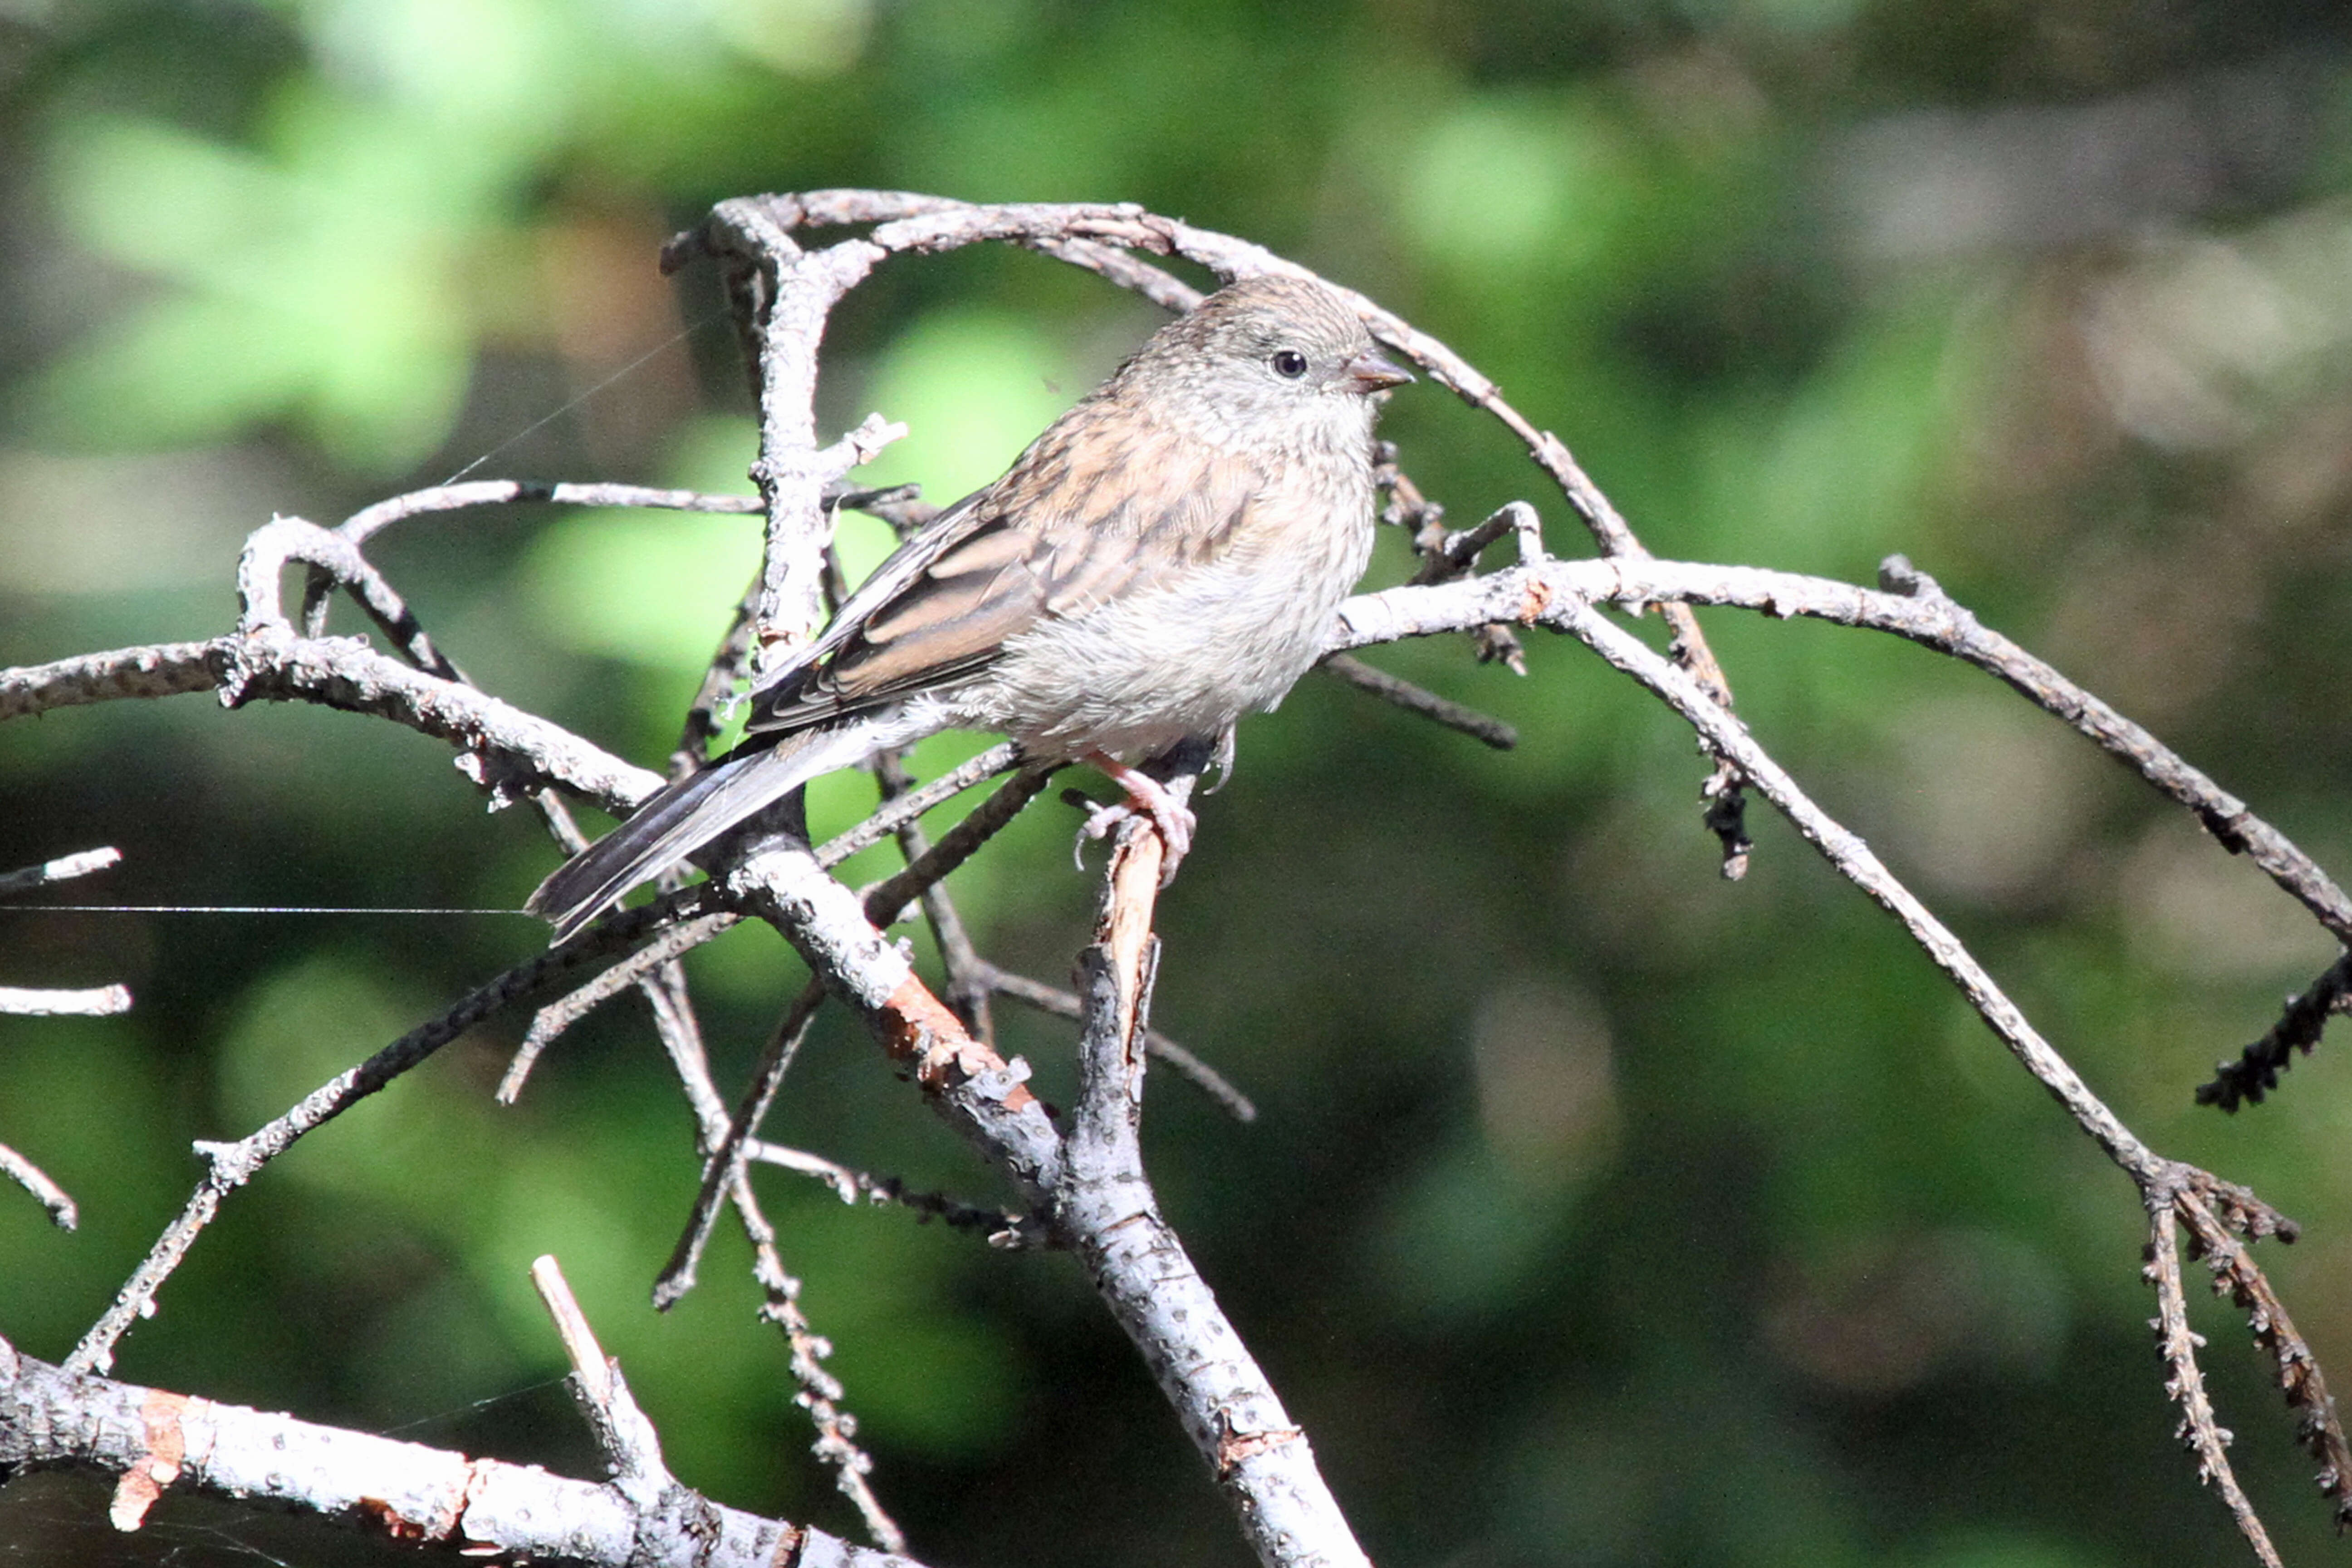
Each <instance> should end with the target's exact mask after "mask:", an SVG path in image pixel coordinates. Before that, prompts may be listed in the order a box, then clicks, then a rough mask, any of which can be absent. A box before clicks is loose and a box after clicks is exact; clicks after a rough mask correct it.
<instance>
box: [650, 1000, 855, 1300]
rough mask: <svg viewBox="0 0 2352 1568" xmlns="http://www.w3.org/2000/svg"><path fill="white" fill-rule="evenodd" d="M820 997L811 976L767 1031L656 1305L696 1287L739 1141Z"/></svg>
mask: <svg viewBox="0 0 2352 1568" xmlns="http://www.w3.org/2000/svg"><path fill="white" fill-rule="evenodd" d="M823 1002H824V982H823V981H821V980H813V981H811V982H809V984H807V985H806V986H804V987H803V988H802V990H801V994H799V995H798V996H797V997H795V998H793V1005H791V1006H790V1007H788V1008H786V1009H785V1010H784V1016H783V1017H782V1018H781V1019H779V1020H778V1021H777V1024H776V1027H775V1030H774V1032H773V1033H772V1034H771V1035H769V1037H768V1045H767V1048H766V1049H765V1050H763V1051H762V1052H761V1054H760V1061H759V1065H758V1066H757V1067H755V1068H752V1069H751V1081H750V1083H749V1084H748V1085H746V1086H745V1088H744V1090H743V1099H742V1102H741V1104H740V1105H739V1106H738V1107H737V1108H736V1110H735V1114H734V1115H733V1116H731V1117H730V1118H729V1119H728V1123H727V1132H726V1135H725V1136H724V1137H723V1138H722V1139H721V1140H720V1141H719V1147H718V1148H716V1149H714V1150H712V1151H711V1152H710V1155H709V1158H708V1159H706V1160H705V1161H704V1162H703V1165H702V1184H701V1186H700V1188H699V1189H698V1190H697V1192H696V1193H695V1195H694V1205H693V1207H692V1209H691V1210H690V1211H689V1212H688V1219H687V1224H686V1229H685V1231H684V1232H683V1233H681V1234H680V1235H679V1237H678V1238H677V1246H676V1247H674V1248H672V1250H671V1252H670V1258H669V1262H668V1263H667V1265H666V1266H665V1267H664V1268H663V1269H662V1271H661V1277H660V1278H659V1279H656V1280H655V1281H654V1305H655V1307H656V1308H657V1309H659V1310H662V1311H665V1312H666V1311H667V1310H670V1308H672V1307H674V1306H676V1305H677V1302H678V1301H679V1300H680V1299H681V1298H683V1297H684V1296H685V1295H686V1293H687V1292H688V1291H689V1290H691V1289H694V1277H695V1270H696V1268H697V1267H698V1265H699V1264H700V1263H701V1261H702V1249H703V1247H705V1246H706V1245H707V1244H708V1243H709V1240H710V1226H711V1222H712V1221H713V1220H714V1219H716V1218H717V1217H718V1214H719V1204H720V1202H721V1201H723V1200H724V1199H725V1197H726V1195H727V1193H728V1190H729V1189H730V1188H731V1187H733V1186H734V1185H735V1184H736V1183H738V1182H740V1181H741V1180H742V1179H743V1144H744V1142H745V1141H746V1140H748V1139H750V1138H751V1137H752V1136H753V1135H754V1134H755V1133H757V1132H758V1131H759V1130H760V1123H761V1121H764V1120H766V1118H767V1114H768V1107H769V1106H771V1105H772V1104H774V1103H775V1099H776V1090H777V1089H780V1088H782V1085H783V1081H784V1074H785V1073H786V1072H787V1071H789V1070H790V1069H791V1068H792V1065H793V1057H795V1056H796V1055H798V1054H799V1052H800V1048H801V1042H802V1041H803V1040H804V1039H806V1038H807V1037H808V1026H809V1021H810V1020H811V1019H813V1018H814V1017H815V1016H816V1010H817V1007H818V1005H820V1004H821V1003H823Z"/></svg>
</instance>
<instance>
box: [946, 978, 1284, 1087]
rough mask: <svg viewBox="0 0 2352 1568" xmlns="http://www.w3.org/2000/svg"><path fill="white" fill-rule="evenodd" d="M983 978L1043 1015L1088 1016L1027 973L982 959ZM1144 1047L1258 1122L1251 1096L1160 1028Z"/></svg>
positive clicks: (1066, 995)
mask: <svg viewBox="0 0 2352 1568" xmlns="http://www.w3.org/2000/svg"><path fill="white" fill-rule="evenodd" d="M981 962H982V968H981V971H980V974H981V978H982V980H984V981H985V982H986V983H987V985H988V988H989V989H990V990H992V991H993V992H995V993H996V994H998V995H1000V996H1010V997H1012V998H1013V1000H1014V1001H1016V1002H1022V1003H1025V1004H1027V1005H1029V1006H1032V1007H1034V1008H1036V1009H1037V1011H1039V1012H1040V1013H1050V1014H1052V1015H1053V1016H1055V1017H1056V1018H1067V1019H1070V1020H1071V1021H1073V1022H1076V1021H1079V1020H1081V1019H1083V1018H1085V1016H1086V1004H1085V1003H1083V1002H1081V1001H1079V1000H1078V998H1077V997H1076V995H1075V994H1072V993H1070V992H1067V991H1065V990H1063V989H1062V988H1061V987H1060V986H1058V985H1048V984H1045V982H1044V981H1042V980H1032V979H1030V978H1029V977H1028V976H1027V975H1025V974H1015V973H1013V972H1012V971H1011V970H1009V969H1000V968H998V967H997V966H996V965H995V964H993V963H988V962H987V961H986V960H985V959H983V960H982V961H981ZM1143 1044H1144V1047H1145V1048H1146V1049H1147V1050H1149V1051H1150V1053H1151V1054H1152V1055H1153V1056H1155V1057H1157V1058H1160V1060H1161V1061H1163V1062H1166V1063H1167V1064H1168V1065H1169V1066H1170V1067H1171V1068H1175V1069H1176V1072H1177V1074H1178V1075H1179V1076H1180V1077H1181V1078H1183V1079H1185V1080H1186V1081H1187V1082H1189V1083H1191V1084H1192V1086H1193V1087H1194V1088H1196V1089H1200V1090H1201V1092H1202V1093H1203V1094H1205V1095H1207V1096H1208V1097H1209V1098H1210V1099H1211V1100H1215V1101H1216V1102H1217V1103H1218V1104H1219V1105H1221V1106H1223V1108H1224V1110H1225V1112H1226V1114H1228V1115H1230V1116H1231V1117H1232V1118H1233V1119H1234V1121H1256V1120H1257V1107H1256V1105H1255V1104H1254V1103H1252V1102H1251V1100H1250V1098H1249V1096H1247V1095H1245V1094H1244V1093H1243V1092H1242V1091H1241V1090H1240V1089H1236V1088H1234V1085H1233V1084H1232V1082H1231V1081H1229V1080H1228V1079H1226V1078H1225V1076H1224V1075H1223V1073H1220V1072H1219V1071H1218V1070H1217V1069H1216V1068H1213V1067H1211V1066H1210V1065H1209V1064H1208V1063H1207V1062H1205V1061H1202V1059H1201V1058H1199V1057H1197V1056H1195V1055H1193V1053H1192V1052H1191V1051H1189V1050H1187V1049H1185V1048H1184V1047H1182V1046H1181V1045H1179V1044H1177V1043H1176V1042H1175V1041H1174V1040H1172V1039H1170V1038H1169V1037H1167V1036H1166V1035H1163V1034H1161V1033H1160V1031H1159V1030H1157V1029H1146V1030H1145V1031H1144V1034H1143Z"/></svg>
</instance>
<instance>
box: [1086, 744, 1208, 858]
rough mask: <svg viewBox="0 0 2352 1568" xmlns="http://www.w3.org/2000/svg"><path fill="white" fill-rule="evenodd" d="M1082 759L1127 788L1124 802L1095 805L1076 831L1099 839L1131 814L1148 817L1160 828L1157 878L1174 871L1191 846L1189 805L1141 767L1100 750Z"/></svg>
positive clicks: (1193, 819) (1120, 786) (1192, 824)
mask: <svg viewBox="0 0 2352 1568" xmlns="http://www.w3.org/2000/svg"><path fill="white" fill-rule="evenodd" d="M1080 760H1081V761H1084V762H1087V763H1093V764H1094V765H1095V766H1096V767H1097V768H1100V769H1101V770H1102V771H1103V772H1104V773H1106V774H1108V776H1109V778H1110V781H1111V783H1113V784H1117V785H1118V787H1119V788H1121V789H1123V790H1125V791H1127V799H1126V801H1125V802H1124V803H1123V804H1121V805H1102V806H1096V807H1094V808H1093V809H1092V810H1091V811H1089V812H1088V813H1087V825H1086V826H1084V827H1082V828H1080V829H1079V830H1078V831H1079V834H1080V836H1081V837H1086V838H1100V837H1103V835H1105V834H1107V833H1108V832H1109V831H1110V830H1111V829H1112V828H1114V827H1116V826H1118V824H1119V823H1120V822H1121V821H1123V820H1125V819H1126V818H1127V817H1129V816H1147V817H1150V819H1151V826H1153V827H1154V828H1156V829H1158V830H1159V833H1160V846H1161V858H1162V860H1163V863H1164V864H1163V868H1162V870H1161V872H1160V880H1161V882H1162V884H1163V885H1164V884H1165V883H1166V881H1167V879H1169V878H1171V877H1173V876H1174V875H1175V874H1176V863H1177V862H1178V861H1180V860H1181V859H1183V858H1184V856H1185V853H1186V851H1188V850H1190V849H1191V848H1192V828H1193V826H1194V825H1195V818H1194V817H1193V816H1192V807H1190V806H1188V805H1185V804H1184V803H1183V802H1182V801H1181V800H1178V799H1177V798H1176V797H1175V796H1174V795H1171V794H1170V793H1169V791H1168V786H1167V785H1165V784H1161V783H1160V781H1159V780H1158V779H1156V778H1153V777H1152V776H1151V775H1150V773H1145V772H1143V771H1142V770H1141V769H1140V768H1131V767H1129V766H1128V765H1127V764H1126V763H1122V762H1120V761H1118V759H1117V758H1116V757H1112V756H1109V755H1107V754H1106V753H1104V752H1087V754H1086V756H1085V757H1084V758H1082V759H1080Z"/></svg>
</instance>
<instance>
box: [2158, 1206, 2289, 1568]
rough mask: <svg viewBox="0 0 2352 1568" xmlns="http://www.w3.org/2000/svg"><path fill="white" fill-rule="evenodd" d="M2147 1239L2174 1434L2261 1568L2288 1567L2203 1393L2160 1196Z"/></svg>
mask: <svg viewBox="0 0 2352 1568" xmlns="http://www.w3.org/2000/svg"><path fill="white" fill-rule="evenodd" d="M2148 1220H2149V1229H2150V1233H2151V1234H2150V1235H2149V1237H2148V1243H2147V1270H2146V1273H2147V1280H2148V1283H2150V1284H2151V1285H2154V1286H2155V1287H2156V1301H2157V1315H2156V1319H2155V1321H2153V1322H2152V1323H2150V1324H2149V1325H2148V1326H2149V1327H2151V1328H2153V1329H2154V1330H2155V1331H2156V1342H2157V1351H2158V1354H2160V1355H2161V1356H2163V1358H2164V1363H2165V1366H2166V1369H2167V1375H2166V1377H2165V1382H2164V1391H2165V1392H2166V1393H2167V1394H2170V1395H2171V1396H2172V1398H2173V1401H2174V1403H2176V1404H2178V1405H2179V1406H2180V1426H2179V1429H2178V1430H2177V1431H2176V1432H2175V1433H2174V1434H2173V1435H2174V1436H2176V1437H2178V1438H2179V1440H2180V1446H2181V1447H2184V1448H2187V1449H2188V1450H2189V1453H2190V1454H2191V1455H2193V1456H2194V1457H2195V1458H2196V1460H2197V1477H2198V1479H2200V1480H2201V1481H2203V1482H2205V1483H2206V1484H2207V1485H2208V1486H2210V1487H2211V1488H2212V1489H2214V1490H2215V1491H2217V1492H2219V1493H2221V1501H2222V1504H2223V1506H2225V1507H2227V1508H2228V1509H2229V1510H2230V1517H2231V1519H2233V1520H2235V1521H2237V1524H2238V1531H2239V1532H2240V1533H2241V1534H2242V1535H2243V1536H2244V1537H2245V1538H2246V1544H2247V1545H2249V1546H2251V1547H2252V1548H2253V1549H2254V1555H2255V1556H2256V1557H2258V1558H2260V1559H2261V1560H2262V1562H2263V1568H2284V1564H2283V1563H2281V1562H2280V1561H2279V1554H2278V1548H2276V1547H2275V1546H2273V1545H2272V1544H2271V1537H2270V1531H2267V1530H2265V1529H2263V1521H2262V1519H2261V1518H2260V1516H2258V1515H2257V1514H2256V1513H2255V1512H2254V1507H2253V1504H2252V1503H2251V1502H2249V1501H2247V1500H2246V1494H2245V1491H2244V1490H2243V1489H2242V1488H2241V1487H2240V1486H2239V1485H2238V1478H2237V1474H2236V1472H2235V1471H2233V1470H2231V1468H2230V1456H2229V1443H2230V1436H2231V1435H2230V1433H2229V1431H2228V1429H2227V1428H2225V1427H2224V1426H2222V1425H2221V1423H2220V1422H2219V1421H2217V1420H2215V1419H2214V1418H2213V1403H2212V1401H2211V1400H2210V1399H2209V1398H2208V1397H2207V1396H2206V1394H2205V1374H2204V1373H2203V1372H2202V1371H2200V1369H2199V1367H2198V1365H2197V1347H2198V1346H2200V1345H2201V1344H2203V1343H2204V1339H2203V1337H2202V1336H2200V1335H2199V1334H2196V1333H2194V1332H2191V1331H2190V1330H2189V1297H2188V1292H2187V1291H2186V1290H2185V1289H2183V1288H2182V1286H2181V1282H2180V1238H2179V1226H2178V1224H2177V1222H2176V1221H2175V1219H2174V1217H2173V1211H2172V1204H2171V1203H2170V1201H2169V1200H2168V1198H2166V1197H2158V1198H2157V1199H2156V1200H2155V1201H2154V1202H2152V1203H2151V1204H2150V1205H2149V1207H2148Z"/></svg>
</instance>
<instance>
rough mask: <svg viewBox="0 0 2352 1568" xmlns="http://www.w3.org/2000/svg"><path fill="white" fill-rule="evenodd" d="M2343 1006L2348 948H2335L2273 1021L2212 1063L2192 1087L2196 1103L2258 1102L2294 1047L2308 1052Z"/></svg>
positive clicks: (2349, 991) (2226, 1106)
mask: <svg viewBox="0 0 2352 1568" xmlns="http://www.w3.org/2000/svg"><path fill="white" fill-rule="evenodd" d="M2347 1010H2352V949H2347V951H2346V952H2340V953H2338V954H2337V955H2336V962H2335V963H2331V964H2329V965H2328V966H2327V968H2326V972H2325V973H2322V974H2321V975H2320V976H2319V978H2318V979H2316V980H2315V981H2313V982H2312V983H2311V986H2310V988H2309V989H2308V990H2305V991H2302V992H2299V993H2297V994H2294V995H2293V996H2290V997H2288V998H2287V999H2286V1005H2285V1007H2284V1008H2283V1009H2282V1010H2281V1011H2280V1014H2279V1021H2278V1022H2277V1023H2275V1024H2273V1025H2272V1026H2271V1027H2270V1032H2269V1033H2268V1034H2265V1035H2264V1036H2263V1037H2262V1038H2261V1039H2259V1040H2256V1041H2255V1042H2254V1043H2253V1044H2252V1045H2251V1046H2248V1047H2246V1048H2245V1049H2244V1050H2242V1051H2241V1052H2240V1053H2239V1054H2238V1059H2237V1060H2235V1061H2231V1062H2216V1063H2214V1064H2213V1078H2212V1081H2210V1082H2209V1083H2203V1084H2200V1085H2199V1086H2198V1088H2197V1103H2198V1104H2200V1105H2218V1106H2220V1107H2221V1109H2222V1110H2231V1111H2234V1110H2237V1109H2238V1107H2239V1106H2241V1105H2260V1104H2261V1103H2262V1102H2263V1096H2264V1095H2266V1094H2268V1093H2270V1091H2271V1090H2273V1089H2276V1088H2277V1087H2278V1083H2279V1077H2280V1075H2281V1074H2283V1073H2284V1072H2285V1071H2286V1069H2287V1068H2290V1067H2293V1066H2294V1053H2295V1052H2297V1051H2301V1052H2303V1053H2304V1054H2305V1056H2309V1055H2310V1054H2311V1053H2312V1051H2313V1050H2314V1049H2315V1048H2316V1047H2318V1045H2319V1037H2320V1035H2321V1034H2322V1032H2324V1031H2325V1030H2326V1027H2327V1020H2328V1019H2329V1018H2330V1017H2332V1016H2335V1015H2336V1014H2338V1013H2342V1012H2346V1011H2347Z"/></svg>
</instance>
